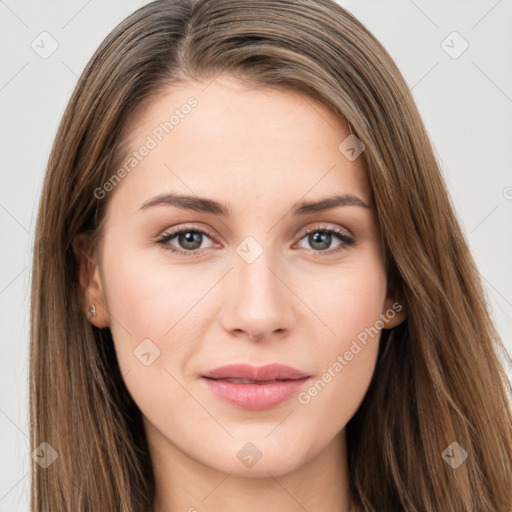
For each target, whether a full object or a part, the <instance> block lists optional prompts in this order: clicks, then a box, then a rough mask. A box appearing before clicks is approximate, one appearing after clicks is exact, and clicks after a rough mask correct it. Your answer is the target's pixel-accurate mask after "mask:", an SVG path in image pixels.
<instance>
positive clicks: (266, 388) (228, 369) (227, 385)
mask: <svg viewBox="0 0 512 512" xmlns="http://www.w3.org/2000/svg"><path fill="white" fill-rule="evenodd" d="M309 377H310V376H309V375H307V374H305V373H303V372H301V371H299V370H297V369H296V368H292V367H290V366H285V365H281V364H269V365H265V366H259V367H258V366H252V365H249V364H231V365H227V366H222V367H219V368H216V369H215V370H212V371H209V372H207V373H205V374H203V375H202V377H201V380H202V381H203V382H204V383H205V384H206V386H207V387H208V388H209V389H210V390H211V391H212V392H213V393H214V394H215V395H216V396H218V397H219V398H221V399H223V400H225V401H227V402H230V403H231V404H233V405H235V406H237V407H240V408H243V409H247V410H251V411H261V410H264V409H271V408H272V407H277V406H278V405H280V404H282V403H283V402H285V401H286V400H288V399H289V398H291V397H292V396H293V395H295V394H296V393H298V392H299V391H300V389H301V388H302V387H303V386H304V383H305V382H306V381H307V380H308V379H309Z"/></svg>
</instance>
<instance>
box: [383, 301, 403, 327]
mask: <svg viewBox="0 0 512 512" xmlns="http://www.w3.org/2000/svg"><path fill="white" fill-rule="evenodd" d="M381 318H382V321H383V322H384V329H393V327H396V326H397V325H400V324H401V323H402V322H403V321H404V320H405V319H406V318H407V310H406V307H405V301H404V300H396V297H395V296H394V294H388V296H387V297H386V300H385V302H384V311H383V312H382V317H381Z"/></svg>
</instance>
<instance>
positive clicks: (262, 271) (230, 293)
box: [81, 76, 404, 512]
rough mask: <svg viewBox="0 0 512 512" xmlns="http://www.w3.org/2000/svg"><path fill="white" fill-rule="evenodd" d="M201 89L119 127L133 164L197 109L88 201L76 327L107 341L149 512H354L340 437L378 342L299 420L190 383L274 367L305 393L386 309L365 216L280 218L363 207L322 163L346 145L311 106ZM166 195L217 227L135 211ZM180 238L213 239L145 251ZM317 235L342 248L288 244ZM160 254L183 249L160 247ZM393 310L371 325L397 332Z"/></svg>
mask: <svg viewBox="0 0 512 512" xmlns="http://www.w3.org/2000/svg"><path fill="white" fill-rule="evenodd" d="M206 85H207V83H199V82H189V83H186V84H184V85H180V86H179V87H173V88H172V89H169V90H168V91H166V93H165V94H164V95H162V96H161V97H160V98H159V99H158V100H156V101H155V102H153V103H152V104H151V105H149V106H148V107H147V108H146V109H145V110H143V111H142V112H141V113H140V114H139V115H138V117H137V119H136V120H135V121H134V122H133V124H132V126H131V128H130V130H129V144H130V147H131V148H132V150H135V149H137V148H139V147H140V146H141V145H143V144H144V141H145V140H146V137H147V136H148V134H151V131H152V130H153V129H154V128H155V126H156V125H158V123H160V122H162V121H163V120H165V119H166V118H168V114H167V113H168V112H172V111H173V110H174V109H175V108H179V107H180V105H183V104H184V103H186V101H187V99H188V98H189V97H190V96H194V97H195V98H196V99H197V100H198V105H197V107H196V108H195V109H193V110H192V112H191V113H190V114H189V115H188V116H186V117H184V118H183V119H181V120H180V123H179V125H177V126H176V127H175V128H174V129H173V130H172V131H171V132H170V133H169V134H167V135H165V137H164V138H163V140H162V141H161V142H160V143H159V144H158V146H157V147H156V148H154V149H152V150H151V151H150V153H149V154H148V155H147V156H146V157H145V158H144V159H143V160H142V161H141V162H140V163H139V164H138V165H137V166H136V168H135V169H134V170H133V171H131V172H130V173H129V174H128V175H127V176H126V177H125V178H124V179H123V180H122V181H121V183H119V184H118V185H117V186H116V187H115V189H114V190H113V191H111V192H109V194H108V195H107V197H106V198H105V199H103V200H108V201H109V203H108V208H107V214H106V224H105V229H104V232H103V236H102V239H101V244H100V250H99V251H98V253H97V254H96V256H95V257H92V258H91V259H90V260H88V261H85V262H83V265H82V274H81V280H82V284H83V285H84V287H85V291H86V294H87V303H88V304H95V305H96V311H97V313H96V316H95V317H94V318H91V319H90V321H91V322H92V323H93V324H94V325H96V326H98V327H106V326H109V327H110V329H111V332H112V335H113V339H114V344H115V348H116V352H117V356H118V361H119V365H120V368H121V372H122V373H123V376H124V380H125V382H126V385H127V387H128V390H129V391H130V393H131V395H132V397H133V399H134V400H135V402H136V403H137V405H138V406H139V408H140V410H141V411H142V414H143V420H144V426H145V429H146V435H147V438H148V443H149V446H150V451H151V456H152V460H153V464H154V471H155V476H156V482H157V483H156V496H157V499H156V504H155V508H154V510H155V512H163V511H166V512H178V511H189V512H193V511H194V510H200V511H215V512H218V511H223V512H231V511H235V510H236V511H240V510H243V511H244V512H256V511H258V512H259V511H261V510H265V511H266V512H274V511H276V512H277V511H282V510H287V511H303V510H304V509H306V510H308V511H309V512H315V511H316V512H320V511H327V510H329V511H333V510H337V511H340V512H342V511H343V512H347V511H349V510H355V508H352V504H351V503H350V500H349V496H348V492H347V489H348V471H347V464H346V436H345V426H346V424H347V422H348V421H349V420H350V418H351V417H352V416H353V415H354V413H355V412H356V410H357V409H358V407H359V405H360V403H361V401H362V399H363V397H364V395H365V393H366V391H367V389H368V386H369V384H370V380H371V378H372V375H373V372H374V369H375V364H376V360H377V353H378V343H379V338H380V333H379V335H377V336H375V337H373V338H372V339H370V341H369V342H368V344H367V345H366V346H364V348H363V349H362V350H361V351H360V352H359V353H357V355H355V356H354V357H353V359H352V360H351V361H349V362H348V363H347V364H346V366H344V367H343V369H342V371H339V372H337V373H336V372H335V377H333V378H332V379H331V381H330V382H329V383H328V384H327V385H326V386H325V387H324V388H323V389H322V391H321V392H319V393H318V394H317V395H316V396H314V397H312V398H311V400H310V401H309V403H307V404H303V403H300V402H299V401H298V399H297V397H296V396H294V397H293V398H292V399H290V400H288V401H287V402H285V403H284V404H281V405H279V406H277V407H274V408H272V409H268V410H264V411H247V410H243V409H239V408H236V407H234V406H232V405H230V404H228V403H226V402H223V401H221V400H220V399H219V398H217V397H216V396H215V395H213V394H212V393H211V392H210V391H209V390H208V389H207V388H206V387H205V386H204V385H203V382H202V381H201V380H200V375H201V374H202V373H204V372H205V371H208V370H211V369H213V368H216V367H218V366H222V365H224V364H228V363H251V364H254V365H257V366H259V365H263V364H267V363H273V362H279V363H283V364H287V365H289V366H292V367H295V368H298V369H299V370H302V371H303V372H305V373H307V374H308V375H311V376H312V377H311V379H310V382H309V383H308V384H306V385H305V387H304V389H306V390H307V389H308V388H309V386H310V385H311V384H312V383H314V382H316V381H317V380H318V379H319V378H321V377H322V375H323V374H324V372H326V371H327V369H328V368H329V367H331V368H332V366H333V363H335V361H336V360H337V358H338V356H339V355H343V354H344V353H345V352H346V351H347V350H349V348H350V346H351V343H352V342H353V341H354V340H355V339H356V337H357V336H358V335H359V334H360V333H361V332H362V331H364V329H365V328H368V327H370V326H373V325H375V323H376V321H377V320H378V319H379V318H380V315H382V314H384V313H385V312H386V311H388V310H389V309H390V308H391V306H392V304H393V303H394V302H395V300H396V298H395V297H392V296H390V295H388V293H387V286H386V273H385V269H384V264H383V257H382V248H381V246H380V242H379V232H378V225H377V219H376V217H375V210H374V209H372V208H363V207H360V206H353V205H349V206H341V207H337V208H334V209H331V210H328V211H324V212H317V213H310V214H308V215H305V216H300V217H299V216H297V217H293V216H292V215H291V213H290V210H291V208H292V206H293V205H294V203H295V202H297V201H300V200H307V201H315V200H319V199H322V198H325V197H328V196H331V195H333V194H352V195H354V196H357V197H358V198H360V199H361V200H363V201H364V202H366V203H367V204H368V205H369V206H373V204H372V193H371V189H370V187H369V184H368V181H367V176H366V171H365V168H364V163H363V159H362V158H361V157H360V158H357V159H356V160H354V161H350V160H348V159H347V158H346V157H345V156H344V154H342V153H341V152H340V151H339V150H338V146H339V144H340V143H341V142H342V141H343V140H344V139H345V138H346V137H347V136H348V135H349V133H350V132H349V131H348V129H347V127H346V126H345V125H344V124H343V123H342V122H341V121H340V120H339V119H338V118H337V117H336V116H335V115H334V113H333V112H331V111H330V110H329V109H328V108H327V107H326V106H324V105H323V104H321V103H318V102H316V101H314V100H312V99H310V98H307V97H305V96H303V95H300V94H298V93H294V92H289V91H282V90H281V91H277V90H269V89H254V88H248V87H245V86H242V85H240V84H239V83H238V82H236V81H235V80H234V79H231V78H230V77H227V76H222V77H220V78H217V79H216V80H215V81H214V82H212V83H210V85H208V86H207V87H206ZM171 191H172V192H177V193H184V194H192V195H198V196H201V197H208V198H210V199H215V200H217V201H220V202H222V203H226V204H227V205H229V207H230V208H231V210H232V214H231V215H230V216H228V217H225V218H221V217H219V216H216V215H213V214H210V213H201V212H194V211H188V210H182V209H179V208H177V207H175V206H170V205H158V206H154V207H151V208H146V209H143V210H141V209H140V208H141V205H142V204H143V203H144V202H145V201H147V200H149V199H151V198H153V197H155V196H157V195H159V194H162V193H166V192H171ZM185 225H186V227H187V228H191V227H192V228H195V227H199V228H206V229H207V230H208V231H210V233H211V234H212V235H213V236H212V237H210V236H209V235H208V236H203V237H202V239H201V235H198V236H199V241H198V242H197V244H196V245H195V246H194V247H200V249H199V250H196V252H198V251H201V254H200V255H199V256H195V257H194V256H192V257H191V256H190V255H179V254H173V253H171V252H170V251H168V250H165V248H164V246H163V245H162V244H158V243H157V242H156V241H155V240H156V239H157V238H158V237H159V236H160V235H162V234H164V233H165V232H168V231H170V228H175V227H179V226H185ZM190 225H192V226H190ZM318 225H320V227H321V228H329V227H337V228H339V229H340V230H341V231H342V232H343V233H345V234H347V235H349V236H351V237H353V238H354V239H355V241H356V243H355V244H354V245H352V246H348V245H346V246H344V245H343V243H342V242H340V241H339V240H338V239H337V238H336V236H335V235H332V238H331V243H330V245H329V244H326V246H324V247H327V248H322V247H320V248H319V246H320V244H319V243H318V242H317V243H316V244H315V242H314V240H313V241H312V240H311V237H309V239H308V236H307V235H304V231H305V230H306V229H307V228H310V227H316V226H318ZM320 231H321V230H320ZM248 236H250V237H253V239H254V240H255V241H257V243H258V244H259V246H260V247H261V249H262V250H263V252H262V253H261V254H260V255H259V257H257V258H256V259H255V261H253V262H251V263H248V262H247V261H246V260H245V259H244V258H242V257H241V256H240V255H239V254H238V253H237V252H236V249H237V247H239V245H240V244H241V243H242V242H243V241H244V239H245V238H246V237H248ZM317 236H318V235H317ZM340 244H341V246H340ZM167 245H171V246H173V247H175V248H177V249H181V250H182V251H187V250H188V251H189V254H190V251H191V249H190V248H189V249H187V247H190V246H186V245H185V246H184V244H183V241H182V243H181V244H180V243H179V240H178V238H174V239H173V240H172V241H168V242H167ZM242 245H243V244H242ZM340 248H341V250H339V251H338V249H340ZM192 250H193V249H192ZM251 250H253V249H251ZM315 255H316V256H318V257H314V256H315ZM403 311H404V310H402V311H401V312H400V313H397V314H396V315H395V316H394V318H393V319H391V318H390V317H388V318H387V319H385V320H386V324H385V327H388V328H391V327H394V326H396V325H398V324H399V323H400V322H401V321H403V319H404V312H403ZM148 338H149V339H150V340H151V341H152V343H154V345H156V346H157V347H158V349H159V350H160V355H159V357H157V358H156V359H154V361H153V362H152V363H151V364H150V365H148V366H146V365H144V364H142V363H141V361H140V360H139V359H138V358H137V357H135V355H134V350H135V349H136V348H137V347H138V346H139V345H140V343H141V342H142V341H143V340H145V339H148ZM151 357H152V356H151ZM331 373H332V371H331ZM248 442H251V443H253V444H254V445H255V446H256V447H257V448H258V450H259V451H260V452H261V454H262V457H261V459H260V460H259V461H258V462H257V463H256V464H255V465H253V466H252V467H246V466H245V465H244V464H242V463H241V461H240V460H239V458H238V457H237V453H238V451H239V450H240V449H241V448H242V447H243V446H244V445H245V444H246V443H248Z"/></svg>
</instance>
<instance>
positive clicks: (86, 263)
mask: <svg viewBox="0 0 512 512" xmlns="http://www.w3.org/2000/svg"><path fill="white" fill-rule="evenodd" d="M73 249H74V251H75V255H76V257H77V259H78V261H79V275H78V279H79V284H80V292H81V293H82V297H83V299H84V303H85V304H84V314H85V315H86V316H87V319H88V320H89V322H90V323H91V324H93V325H95V326H96V327H108V326H109V325H110V315H109V312H108V307H107V302H106V298H105V293H104V291H103V284H102V280H101V276H100V271H99V266H98V264H97V262H96V261H95V260H94V259H93V258H91V256H90V255H89V253H88V250H87V246H86V242H85V241H84V239H78V240H77V241H76V242H75V244H73Z"/></svg>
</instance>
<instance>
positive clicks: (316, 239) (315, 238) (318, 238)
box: [308, 231, 332, 250]
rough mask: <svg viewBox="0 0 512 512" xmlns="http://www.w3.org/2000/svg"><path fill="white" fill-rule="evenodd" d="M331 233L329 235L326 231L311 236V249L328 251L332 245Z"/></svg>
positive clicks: (316, 232)
mask: <svg viewBox="0 0 512 512" xmlns="http://www.w3.org/2000/svg"><path fill="white" fill-rule="evenodd" d="M331 237H332V234H331V233H327V232H325V231H315V232H314V233H312V234H310V235H309V237H308V238H309V243H310V244H311V247H313V248H314V249H319V250H322V249H328V248H329V246H330V245H331ZM315 244H320V246H318V245H317V246H316V247H315Z"/></svg>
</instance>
